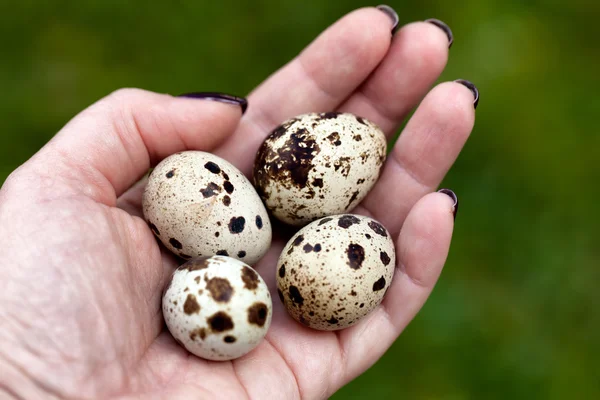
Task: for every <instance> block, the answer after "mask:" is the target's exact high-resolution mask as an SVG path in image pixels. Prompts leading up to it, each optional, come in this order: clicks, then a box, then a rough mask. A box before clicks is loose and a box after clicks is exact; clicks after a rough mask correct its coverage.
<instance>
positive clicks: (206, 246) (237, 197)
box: [143, 151, 272, 265]
mask: <svg viewBox="0 0 600 400" xmlns="http://www.w3.org/2000/svg"><path fill="white" fill-rule="evenodd" d="M143 211H144V217H145V218H146V220H147V222H148V225H149V226H150V228H151V229H152V232H154V235H156V237H158V238H159V239H160V241H161V242H162V243H163V244H164V245H165V246H166V247H167V248H168V249H169V250H171V251H172V252H173V253H175V254H176V255H178V256H179V257H182V258H184V259H190V258H195V257H201V256H212V255H223V256H229V257H233V258H237V259H239V260H242V261H244V262H245V263H246V264H249V265H253V264H255V263H256V262H257V261H258V260H259V259H260V258H261V257H262V256H263V255H264V254H265V253H266V252H267V251H268V250H269V247H270V245H271V235H272V233H271V223H270V221H269V217H268V214H267V210H266V209H265V206H264V205H263V203H262V201H261V199H260V197H259V196H258V194H257V193H256V190H255V189H254V187H253V186H252V184H251V183H250V181H249V180H248V179H247V178H246V177H245V176H244V174H242V173H241V172H240V171H239V170H238V169H237V168H235V167H234V166H233V165H232V164H230V163H229V162H227V161H225V160H223V159H222V158H220V157H217V156H215V155H213V154H210V153H205V152H202V151H185V152H181V153H177V154H174V155H172V156H170V157H168V158H166V159H164V160H163V161H161V162H160V163H159V164H158V165H157V166H156V168H155V169H154V170H153V171H152V174H150V177H149V179H148V184H147V186H146V188H145V191H144V196H143Z"/></svg>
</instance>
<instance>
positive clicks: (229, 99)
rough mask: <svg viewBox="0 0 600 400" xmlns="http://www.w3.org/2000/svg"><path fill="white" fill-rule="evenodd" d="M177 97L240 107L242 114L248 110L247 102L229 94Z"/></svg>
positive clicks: (205, 93)
mask: <svg viewBox="0 0 600 400" xmlns="http://www.w3.org/2000/svg"><path fill="white" fill-rule="evenodd" d="M177 97H187V98H190V99H202V100H212V101H219V102H221V103H227V104H235V105H238V106H240V108H241V109H242V114H244V113H245V112H246V109H247V108H248V100H246V99H245V98H243V97H237V96H232V95H230V94H225V93H218V92H193V93H184V94H180V95H179V96H177Z"/></svg>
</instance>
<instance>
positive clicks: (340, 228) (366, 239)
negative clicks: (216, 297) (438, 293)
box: [276, 214, 396, 331]
mask: <svg viewBox="0 0 600 400" xmlns="http://www.w3.org/2000/svg"><path fill="white" fill-rule="evenodd" d="M395 265H396V252H395V249H394V243H393V241H392V238H391V237H390V234H389V232H388V231H387V230H386V229H385V228H384V227H383V225H381V224H380V223H379V222H377V221H375V220H373V219H371V218H368V217H363V216H358V215H351V214H345V215H336V216H330V217H325V218H322V219H320V220H317V221H314V222H312V223H310V224H309V225H307V226H305V227H304V228H302V229H301V230H300V231H298V232H297V233H296V235H294V237H292V238H291V239H290V240H289V242H288V243H287V244H286V246H285V248H284V249H283V251H282V253H281V256H280V257H279V261H278V263H277V272H276V279H277V290H278V294H279V298H280V300H281V301H282V302H283V304H284V305H285V308H286V310H287V312H288V313H289V314H290V315H291V316H292V317H293V318H294V319H296V320H297V321H298V322H300V323H302V324H304V325H306V326H308V327H310V328H313V329H318V330H328V331H330V330H338V329H343V328H347V327H349V326H352V325H354V324H356V323H357V322H358V321H360V320H361V319H362V318H364V317H365V316H366V315H367V314H369V313H370V312H371V311H373V310H374V309H375V307H377V306H378V305H379V304H380V303H381V301H382V300H383V298H384V296H385V293H386V291H387V289H388V287H389V286H390V284H391V282H392V278H393V276H394V270H395Z"/></svg>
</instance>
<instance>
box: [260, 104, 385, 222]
mask: <svg viewBox="0 0 600 400" xmlns="http://www.w3.org/2000/svg"><path fill="white" fill-rule="evenodd" d="M386 150H387V144H386V138H385V135H384V134H383V132H382V131H381V129H380V128H379V127H377V126H376V125H375V124H374V123H372V122H370V121H368V120H366V119H364V118H361V117H359V116H356V115H353V114H348V113H336V112H328V113H311V114H305V115H300V116H298V117H296V118H292V119H290V120H288V121H286V122H284V123H283V124H282V125H280V126H279V127H277V128H276V129H275V130H273V132H271V134H270V135H269V136H268V137H267V139H266V140H265V141H264V142H263V144H262V146H261V147H260V149H259V151H258V153H257V156H256V160H255V163H254V172H253V179H254V185H255V187H256V190H257V191H258V193H259V194H260V196H261V197H262V199H263V201H264V202H265V204H266V206H267V208H268V209H269V210H270V211H271V212H272V214H273V216H274V217H276V218H277V219H279V220H280V221H283V222H285V223H286V224H290V225H295V226H302V225H305V224H307V223H309V222H311V221H314V220H315V219H318V218H321V217H324V216H327V215H335V214H343V213H346V212H349V211H350V210H352V209H353V208H354V207H356V205H358V204H359V203H360V202H361V201H362V200H363V199H364V198H365V196H366V195H367V194H368V193H369V191H370V190H371V189H372V188H373V185H375V182H376V181H377V179H378V178H379V175H380V172H381V168H382V166H383V164H384V162H385V159H386Z"/></svg>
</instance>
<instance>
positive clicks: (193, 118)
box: [32, 89, 242, 206]
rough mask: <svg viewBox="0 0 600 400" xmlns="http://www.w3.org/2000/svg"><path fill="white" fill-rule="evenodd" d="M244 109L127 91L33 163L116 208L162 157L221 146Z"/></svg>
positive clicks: (74, 124) (100, 105) (83, 118)
mask: <svg viewBox="0 0 600 400" xmlns="http://www.w3.org/2000/svg"><path fill="white" fill-rule="evenodd" d="M213 100H214V98H213ZM240 105H242V104H241V103H240V104H239V105H235V104H233V105H232V104H226V103H224V102H223V101H211V100H206V99H205V100H202V99H192V98H184V97H172V96H168V95H162V94H156V93H151V92H146V91H142V90H137V89H122V90H119V91H117V92H115V93H113V94H111V95H110V96H108V97H106V98H104V99H102V100H100V101H99V102H97V103H96V104H94V105H92V106H91V107H90V108H88V109H87V110H85V111H84V112H82V113H81V114H80V115H78V116H77V117H75V118H74V119H73V120H72V121H71V122H70V123H69V124H67V126H65V128H63V130H62V131H61V132H59V134H58V135H57V136H56V137H55V138H54V139H53V140H52V141H51V142H50V143H49V144H48V145H46V146H45V147H44V148H43V149H42V150H41V151H40V153H39V154H38V155H37V156H36V157H34V160H32V162H33V163H34V164H35V163H36V162H38V161H41V163H39V162H38V163H37V165H39V166H40V167H41V168H40V169H41V170H44V169H46V167H45V166H47V165H52V166H53V171H52V174H53V177H54V178H56V177H58V178H59V179H64V180H65V181H67V182H68V183H67V187H68V188H70V189H72V190H74V191H75V192H78V193H82V194H85V195H87V196H89V197H92V198H93V199H94V200H96V201H99V202H102V203H104V204H107V205H110V206H112V205H114V204H115V202H116V198H117V196H119V195H120V194H121V193H123V192H124V191H125V190H126V189H127V188H129V187H130V186H131V185H133V184H134V183H135V182H136V181H137V180H139V179H140V177H142V176H143V175H144V174H145V173H146V172H147V171H148V169H149V167H150V166H151V165H152V164H154V163H156V162H157V161H159V160H161V159H162V158H164V157H166V156H168V155H170V154H173V153H175V152H178V151H182V150H188V149H197V150H211V149H213V148H214V147H215V146H216V145H218V144H219V143H221V142H222V141H223V140H224V139H225V138H226V137H227V136H228V135H229V134H230V133H232V132H233V131H234V130H235V128H236V127H237V125H238V123H239V120H240V117H241V115H242V112H241V111H242V108H241V107H240Z"/></svg>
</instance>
